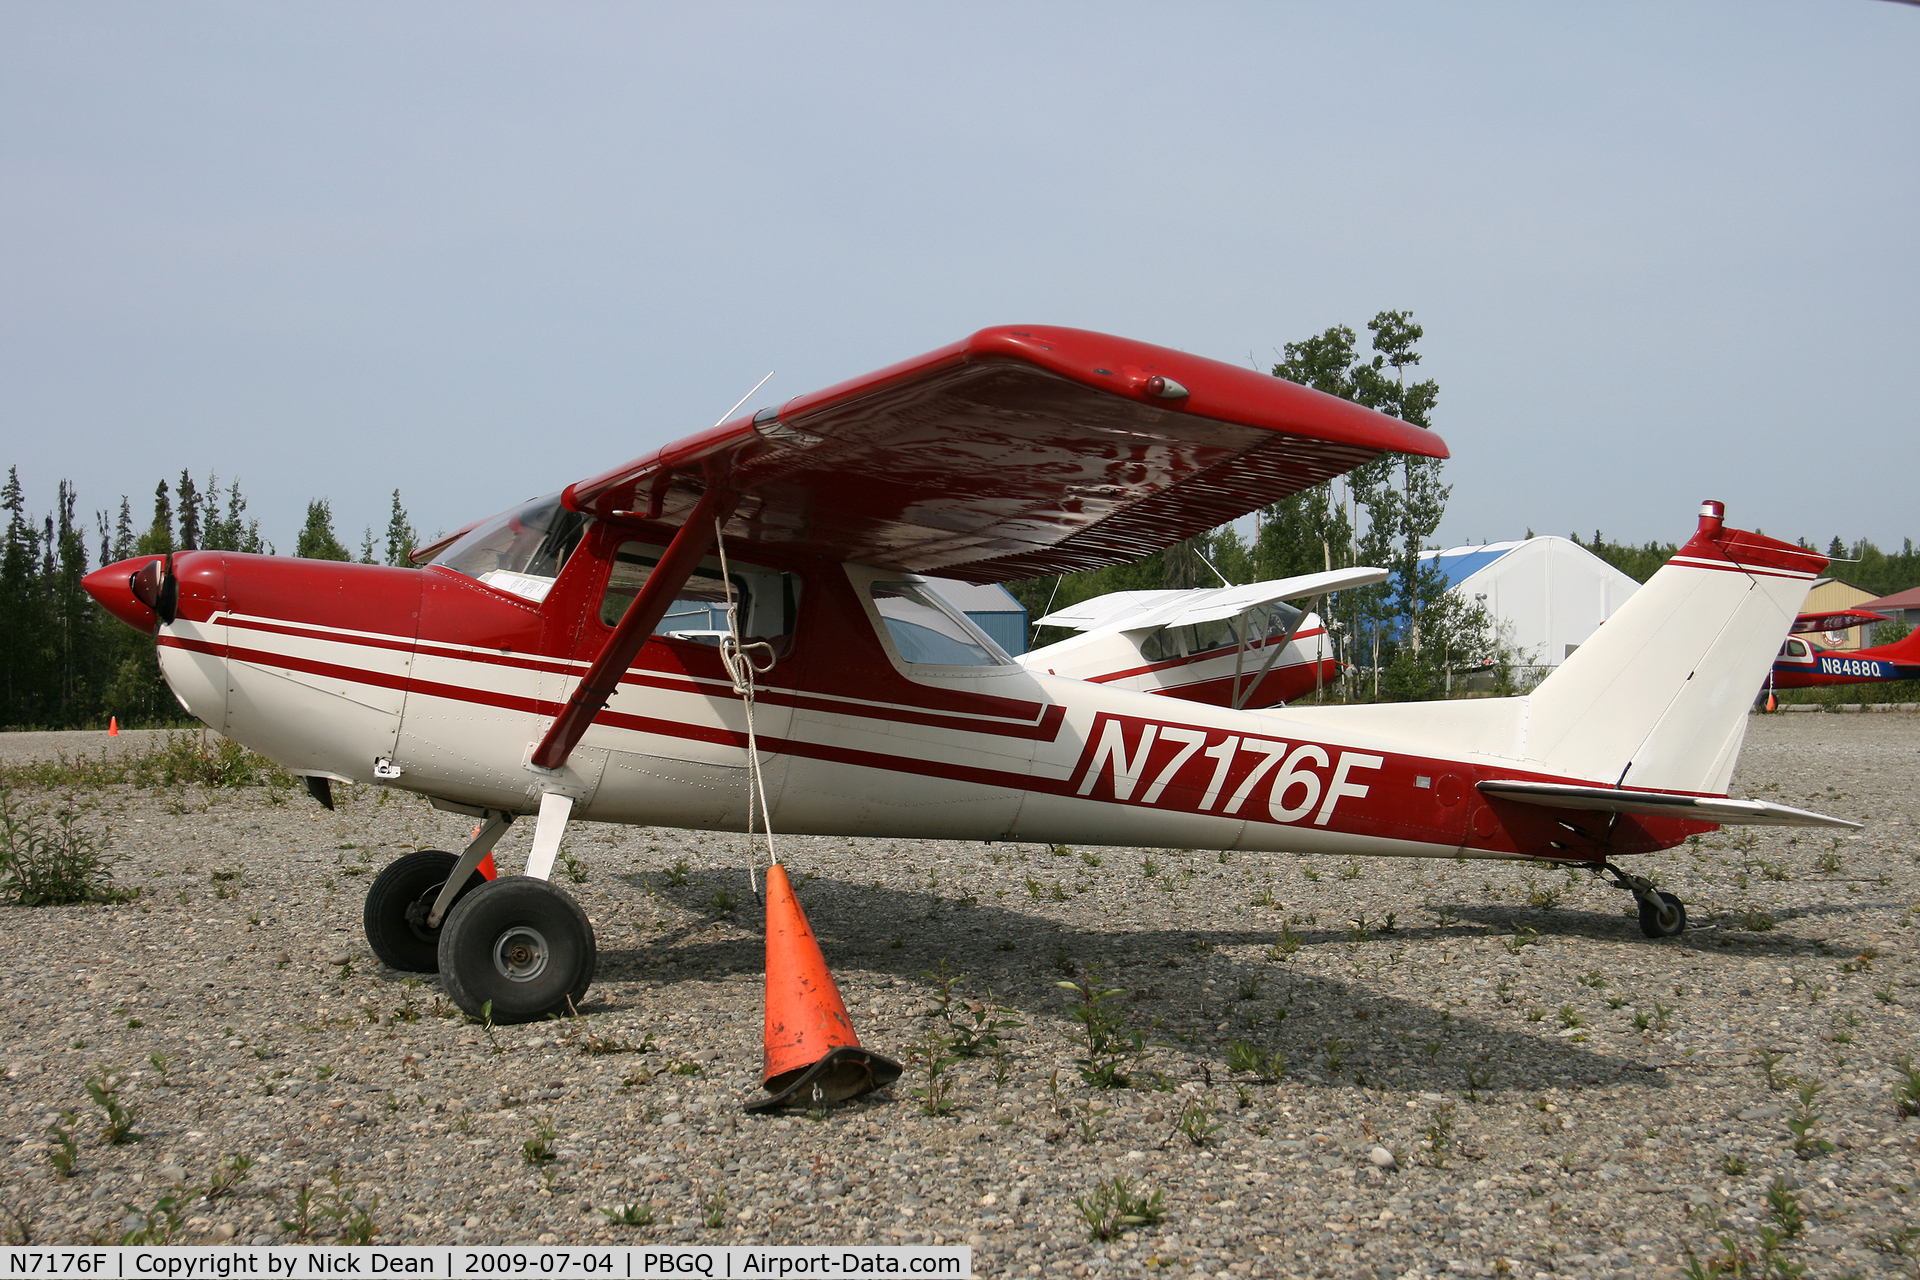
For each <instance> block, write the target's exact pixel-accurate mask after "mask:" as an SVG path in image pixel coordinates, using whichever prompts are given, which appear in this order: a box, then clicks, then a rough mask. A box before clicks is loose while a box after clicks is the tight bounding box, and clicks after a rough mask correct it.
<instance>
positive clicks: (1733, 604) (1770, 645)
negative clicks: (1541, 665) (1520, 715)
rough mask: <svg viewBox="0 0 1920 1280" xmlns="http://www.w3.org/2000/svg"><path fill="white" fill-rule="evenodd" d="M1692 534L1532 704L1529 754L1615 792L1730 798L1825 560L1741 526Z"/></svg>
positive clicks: (1717, 523)
mask: <svg viewBox="0 0 1920 1280" xmlns="http://www.w3.org/2000/svg"><path fill="white" fill-rule="evenodd" d="M1723 512H1724V508H1723V507H1722V506H1721V504H1720V503H1718V502H1707V503H1703V504H1702V505H1701V508H1700V527H1699V530H1698V531H1697V532H1696V533H1695V534H1694V536H1693V539H1692V540H1691V541H1690V542H1688V543H1687V545H1686V546H1684V547H1682V548H1681V549H1680V552H1679V554H1678V555H1676V556H1674V557H1673V559H1671V560H1669V561H1668V562H1667V563H1666V564H1665V565H1664V566H1663V567H1662V568H1661V569H1660V571H1659V572H1658V573H1656V574H1654V575H1653V577H1652V579H1651V580H1649V581H1648V583H1647V585H1646V586H1644V587H1642V588H1640V590H1639V591H1637V592H1635V593H1634V595H1633V597H1632V599H1630V600H1628V601H1627V603H1626V605H1625V606H1624V607H1623V608H1622V609H1620V611H1619V612H1617V613H1615V614H1614V615H1613V616H1612V617H1611V618H1609V619H1607V621H1606V622H1605V623H1604V624H1603V625H1602V626H1601V628H1600V629H1599V630H1598V631H1596V632H1595V633H1594V634H1593V636H1592V637H1591V638H1590V639H1588V640H1587V641H1586V643H1584V644H1582V645H1581V646H1580V648H1579V649H1578V650H1576V651H1575V652H1574V653H1573V654H1572V656H1570V657H1569V658H1568V659H1567V660H1566V661H1565V662H1564V663H1562V664H1561V665H1560V667H1559V668H1558V669H1557V670H1555V671H1554V673H1553V674H1552V675H1550V676H1548V677H1547V679H1546V680H1544V681H1543V682H1541V684H1540V686H1539V687H1538V688H1537V689H1535V690H1534V691H1533V692H1532V694H1530V695H1529V696H1528V698H1527V700H1526V701H1527V711H1526V717H1527V725H1526V743H1527V750H1526V754H1527V756H1528V757H1529V758H1531V759H1532V760H1536V761H1539V762H1540V763H1541V765H1542V766H1544V767H1545V768H1546V769H1548V770H1551V771H1552V772H1554V773H1556V774H1559V775H1561V776H1563V777H1575V778H1590V779H1592V780H1594V781H1595V782H1599V783H1603V784H1605V785H1607V786H1622V785H1624V786H1630V787H1641V788H1647V789H1653V790H1663V791H1685V792H1694V793H1716V794H1724V793H1725V791H1726V788H1727V781H1728V779H1729V778H1730V777H1732V775H1733V766H1734V762H1735V760H1736V759H1737V758H1738V757H1739V754H1740V744H1741V741H1742V739H1743V738H1744V737H1745V736H1746V730H1747V712H1748V708H1749V704H1751V703H1752V701H1753V699H1754V696H1755V694H1756V692H1757V691H1758V690H1759V688H1760V685H1761V682H1762V681H1763V680H1765V678H1766V674H1767V669H1768V668H1769V667H1770V666H1771V665H1772V663H1773V659H1774V655H1775V654H1776V653H1777V652H1778V650H1779V648H1780V643H1781V641H1782V640H1783V639H1785V637H1786V634H1787V629H1788V628H1789V627H1790V626H1791V625H1792V623H1793V619H1794V615H1795V614H1796V613H1797V612H1798V611H1799V609H1800V605H1801V602H1802V601H1803V600H1805V599H1806V594H1807V584H1808V583H1809V582H1811V581H1812V580H1813V578H1814V577H1815V576H1816V575H1817V574H1818V573H1819V572H1820V571H1821V570H1822V569H1824V568H1826V565H1827V562H1826V559H1825V558H1824V557H1823V556H1821V555H1819V554H1818V553H1817V552H1813V551H1808V550H1806V549H1805V548H1803V547H1797V546H1794V545H1793V544H1791V543H1786V542H1779V541H1776V540H1775V539H1773V538H1768V537H1764V536H1762V535H1760V534H1755V533H1748V532H1745V531H1744V530H1739V529H1728V528H1726V527H1725V526H1724V525H1723V523H1722V516H1723Z"/></svg>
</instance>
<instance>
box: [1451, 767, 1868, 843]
mask: <svg viewBox="0 0 1920 1280" xmlns="http://www.w3.org/2000/svg"><path fill="white" fill-rule="evenodd" d="M1478 785H1479V789H1480V791H1481V792H1483V793H1484V794H1486V795H1490V796H1497V797H1498V798H1500V799H1502V800H1517V801H1519V802H1520V803H1522V804H1537V805H1542V806H1545V807H1546V808H1549V809H1589V810H1599V811H1601V812H1605V813H1636V814H1646V815H1653V816H1657V817H1667V818H1691V819H1693V820H1695V821H1698V822H1718V823H1721V824H1723V825H1726V826H1753V827H1850V828H1853V829H1854V830H1858V829H1859V828H1860V826H1861V824H1860V823H1858V822H1849V821H1848V820H1847V819H1845V818H1830V817H1828V816H1827V815H1826V814H1824V813H1815V812H1813V811H1812V810H1810V809H1795V808H1793V807H1791V806H1790V805H1784V804H1769V803H1768V802H1766V801H1765V800H1733V799H1729V798H1728V797H1726V796H1682V795H1674V794H1673V793H1671V792H1667V791H1635V790H1632V789H1631V788H1619V787H1577V786H1567V785H1563V784H1561V783H1557V782H1525V781H1519V780H1508V779H1494V780H1492V781H1488V782H1482V783H1480V784H1478Z"/></svg>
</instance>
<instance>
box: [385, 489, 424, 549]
mask: <svg viewBox="0 0 1920 1280" xmlns="http://www.w3.org/2000/svg"><path fill="white" fill-rule="evenodd" d="M419 537H420V535H419V534H417V533H415V532H414V528H413V523H412V522H411V521H410V520H408V519H407V509H406V508H405V507H403V506H401V505H400V491H399V490H398V489H395V490H394V491H393V513H392V514H391V515H389V516H388V517H387V563H388V564H391V565H402V566H404V565H406V564H407V563H408V561H407V553H408V552H410V551H412V550H413V545H414V543H415V542H417V541H419Z"/></svg>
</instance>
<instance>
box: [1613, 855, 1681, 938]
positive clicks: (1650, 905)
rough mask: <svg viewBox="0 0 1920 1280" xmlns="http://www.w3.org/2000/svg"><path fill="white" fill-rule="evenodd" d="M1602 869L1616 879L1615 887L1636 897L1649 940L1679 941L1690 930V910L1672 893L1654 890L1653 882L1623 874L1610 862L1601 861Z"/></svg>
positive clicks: (1641, 928) (1614, 881)
mask: <svg viewBox="0 0 1920 1280" xmlns="http://www.w3.org/2000/svg"><path fill="white" fill-rule="evenodd" d="M1600 867H1601V869H1602V870H1604V871H1606V872H1607V873H1608V874H1609V875H1611V876H1612V877H1613V883H1614V886H1615V887H1616V888H1620V889H1625V890H1626V891H1627V892H1628V893H1631V894H1632V895H1633V900H1634V902H1636V903H1637V904H1639V907H1640V932H1641V933H1644V934H1645V935H1647V937H1649V938H1677V937H1679V936H1680V935H1681V934H1682V933H1684V932H1685V931H1686V928H1687V907H1686V904H1685V903H1683V902H1681V901H1680V899H1678V898H1676V897H1674V896H1673V895H1672V894H1670V893H1663V892H1661V891H1660V890H1658V889H1656V888H1654V887H1653V881H1651V880H1649V879H1647V878H1646V877H1645V876H1636V875H1634V874H1632V873H1631V872H1627V871H1622V870H1621V869H1620V868H1619V867H1616V866H1614V865H1613V864H1612V863H1611V862H1602V863H1601V864H1600Z"/></svg>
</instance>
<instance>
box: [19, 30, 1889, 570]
mask: <svg viewBox="0 0 1920 1280" xmlns="http://www.w3.org/2000/svg"><path fill="white" fill-rule="evenodd" d="M1916 68H1920V8H1913V7H1908V6H1905V5H1899V4H1890V3H1879V2H1876V0H1793V2H1791V3H1761V2H1756V0H1737V2H1734V0H1730V2H1727V3H1685V2H1676V0H1661V2H1660V3H1648V4H1631V3H1616V2H1613V0H1609V2H1608V3H1604V4H1593V3H1588V4H1570V3H1541V2H1540V0H1528V2H1527V3H1514V4H1507V5H1499V4H1467V3H1460V4H1448V5H1435V4H1432V3H1407V4H1390V3H1353V2H1342V3H1325V4H1314V5H1283V4H1275V3H1260V4H1248V5H1224V4H1221V5H1201V4H1188V5H1182V6H1172V5H1158V6H1130V5H1124V4H1118V3H1113V2H1112V0H1106V2H1103V3H1100V4H1087V5H1070V4H1045V5H1036V4H1031V3H1027V4H1019V5H1006V6H992V5H987V4H979V3H975V4H966V5H952V4H949V5H937V6H936V5H901V4H888V5H872V6H865V7H857V6H850V5H825V4H820V5H793V4H782V5H767V6H738V5H724V4H713V3H709V4H701V5H688V4H681V5H660V6H644V5H638V4H621V5H593V4H583V3H573V4H567V5H550V6H541V5H533V4H514V5H500V4H485V3H461V4H458V5H452V4H428V3H411V4H407V5H393V4H365V5H357V4H344V3H329V4H319V3H314V4H298V5H296V4H253V3H249V4H232V5H221V4H169V3H153V4H140V5H132V4H120V3H116V4H85V3H61V4H36V3H27V2H22V0H15V2H14V3H10V4H7V5H5V6H0V326H4V327H3V328H0V423H4V428H3V431H4V438H5V440H6V445H7V447H6V449H5V450H4V456H0V465H9V464H11V465H17V466H18V467H19V469H20V474H21V479H22V481H23V483H24V484H25V485H26V487H27V491H28V497H29V502H30V504H31V505H32V506H33V508H34V509H35V510H39V511H44V510H46V509H49V508H50V507H51V506H52V502H53V488H54V484H55V482H56V481H57V480H58V479H60V478H62V477H66V478H70V479H72V480H73V481H74V482H75V483H76V484H77V485H78V487H79V491H80V505H81V508H82V509H83V510H84V511H91V510H93V509H97V508H105V507H112V506H117V504H118V501H119V498H120V495H121V494H123V493H124V494H127V495H129V496H131V497H132V498H133V500H134V504H135V512H136V516H137V517H138V518H139V519H140V520H141V521H144V520H145V519H146V517H147V515H148V513H150V511H151V494H152V490H153V486H154V483H155V481H156V480H157V479H159V478H160V477H161V476H162V475H167V476H175V475H177V474H178V473H179V471H180V469H181V468H182V467H191V468H192V469H193V471H194V472H195V473H196V475H198V476H200V477H202V478H204V477H205V475H206V474H207V473H208V472H210V471H215V472H218V473H219V474H220V476H221V477H223V478H226V477H230V476H234V475H238V476H239V477H240V479H241V482H242V486H243V489H244V491H245V493H246V494H247V495H248V497H249V498H250V499H251V502H252V510H251V514H253V515H255V516H257V517H258V518H259V519H260V521H261V529H262V532H263V534H265V536H266V537H267V538H269V539H270V540H272V541H273V542H275V543H277V544H278V545H279V547H280V549H281V550H283V551H289V550H291V547H292V543H293V539H294V535H295V532H296V531H297V529H298V527H299V524H300V521H301V518H302V516H303V514H304V511H305V506H306V503H307V501H308V499H310V498H313V497H321V496H324V497H327V498H329V499H330V500H331V501H332V503H333V506H334V510H335V512H336V514H337V518H338V524H339V527H340V532H341V534H342V537H343V539H345V540H350V541H353V542H355V543H356V544H357V541H358V534H359V531H360V530H361V528H362V526H364V525H369V524H371V525H373V526H374V527H375V529H376V530H380V529H383V528H384V525H385V522H386V514H387V503H388V495H389V494H390V492H391V491H392V490H393V489H395V488H398V489H399V490H400V493H401V498H402V501H403V502H404V503H405V504H406V506H407V507H408V508H409V509H410V511H411V512H412V514H413V516H414V518H415V521H416V523H417V524H418V525H419V526H420V527H421V529H422V532H423V533H430V532H432V531H434V530H436V529H451V528H453V527H455V526H458V525H460V524H462V523H464V522H466V521H467V520H469V519H471V518H473V517H475V516H478V515H482V514H486V513H489V512H491V511H494V510H497V509H500V508H502V507H504V506H507V505H509V504H511V503H512V502H514V501H516V500H518V499H520V498H523V497H526V496H529V495H531V494H534V493H538V492H542V491H546V490H550V489H556V488H559V487H560V486H562V485H564V484H566V483H568V482H569V481H572V480H576V479H580V478H582V477H584V476H586V475H589V474H592V473H595V472H598V471H600V470H602V469H604V468H606V467H608V466H610V465H612V464H614V463H617V462H620V461H624V460H626V459H628V458H630V457H633V456H636V455H638V454H641V453H643V452H646V451H647V450H649V449H651V448H653V447H655V446H658V445H660V444H663V443H665V442H667V441H670V440H673V439H676V438H678V437H679V436H681V435H684V434H686V433H688V432H691V431H694V430H697V429H700V428H704V427H706V426H708V425H709V424H711V423H712V422H713V421H714V420H715V419H716V418H717V417H718V416H719V415H720V414H721V413H722V411H724V410H725V409H726V408H727V407H728V406H729V405H730V404H732V403H733V402H734V401H735V400H736V399H737V398H738V397H739V396H741V395H742V394H743V393H745V392H746V390H747V389H748V388H749V387H751V386H752V385H753V383H754V382H755V381H756V380H757V379H758V378H759V377H760V376H761V375H762V374H764V373H766V372H767V370H769V369H777V370H778V373H777V374H776V376H775V377H774V379H773V380H772V381H771V382H770V383H769V384H768V385H767V386H766V387H765V388H764V389H763V390H762V391H761V392H760V393H759V394H757V395H756V396H755V397H754V399H753V403H752V405H749V407H753V405H759V404H775V403H778V402H780V401H782V400H784V399H786V398H788V397H790V396H793V395H796V394H799V393H801V392H805V391H808V390H812V389H814V388H817V387H820V386H824V385H827V384H829V383H832V382H835V381H838V380H840V379H843V378H846V377H850V376H853V375H856V374H859V373H862V372H865V371H867V370H870V369H873V368H877V367H879V366H881V365H884V364H889V363H891V362H893V361H895V360H898V359H901V358H904V357H907V356H910V355H913V354H916V353H918V352H921V351H924V350H927V349H929V348H931V347H935V346H938V345H941V344H944V343H946V342H950V341H952V340H954V339H956V338H959V337H961V336H963V335H965V334H967V333H970V332H972V331H973V330H975V329H978V328H981V327H983V326H986V325H989V324H1003V323H1016V322H1033V323H1048V324H1062V325H1075V326H1081V327H1085V328H1091V329H1100V330H1105V331H1108V332H1112V333H1117V334H1124V335H1126V336H1129V337H1134V338H1140V339H1144V340H1147V341H1152V342H1158V343H1163V344H1166V345H1169V346H1175V347H1180V348H1182V349H1185V350H1188V351H1193V352H1198V353H1201V354H1204V355H1208V356H1213V357H1216V358H1219V359H1224V360H1230V361H1246V360H1248V359H1249V358H1251V359H1253V360H1254V361H1256V362H1258V363H1261V364H1262V365H1266V364H1270V363H1271V362H1272V361H1273V359H1274V353H1275V348H1277V347H1279V346H1280V345H1281V344H1283V343H1285V342H1287V341H1289V340H1295V339H1299V338H1302V337H1305V336H1307V335H1310V334H1312V333H1315V332H1318V331H1319V330H1321V329H1324V328H1325V327H1327V326H1328V325H1330V324H1335V323H1346V324H1350V325H1352V326H1354V327H1355V328H1356V329H1360V330H1361V331H1362V333H1363V335H1364V325H1365V322H1366V321H1367V319H1368V318H1369V317H1371V316H1372V315H1373V314H1374V313H1375V312H1377V311H1379V310H1381V309H1383V308H1400V309H1409V310H1411V311H1412V312H1413V313H1414V316H1415V318H1416V319H1417V320H1418V321H1419V322H1420V323H1422V324H1424V325H1425V326H1426V331H1427V336H1426V339H1425V341H1424V343H1423V344H1422V350H1423V351H1424V353H1425V357H1426V362H1425V364H1424V366H1423V372H1424V373H1426V374H1427V375H1428V376H1431V377H1433V378H1435V379H1437V380H1438V381H1439V384H1440V403H1439V410H1438V413H1437V415H1436V419H1435V422H1436V426H1437V428H1438V430H1439V431H1440V433H1441V434H1442V435H1443V436H1444V437H1445V438H1446V440H1447V441H1448V443H1449V444H1450V445H1451V447H1452V449H1453V461H1452V462H1450V463H1449V464H1448V470H1447V475H1448V478H1449V479H1450V480H1451V481H1452V483H1453V485H1454V492H1453V501H1452V505H1451V507H1450V509H1449V512H1448V515H1447V520H1446V523H1445V525H1444V526H1443V527H1442V529H1441V533H1440V539H1441V540H1442V541H1444V542H1448V543H1456V542H1466V541H1473V542H1478V541H1481V540H1483V539H1499V538H1506V537H1517V536H1520V535H1521V534H1523V533H1525V531H1526V530H1527V529H1528V528H1529V527H1531V528H1533V529H1535V530H1537V531H1539V532H1542V533H1547V532H1552V533H1563V534H1564V533H1567V532H1569V531H1572V530H1576V529H1577V530H1579V531H1581V533H1582V534H1583V535H1584V534H1587V533H1590V532H1592V531H1593V530H1594V529H1595V528H1596V527H1597V528H1600V529H1603V530H1605V531H1606V533H1607V534H1608V535H1609V536H1611V537H1617V538H1627V539H1632V540H1635V541H1640V540H1645V539H1649V538H1657V539H1661V540H1666V539H1684V537H1685V536H1686V534H1687V532H1688V531H1689V530H1690V528H1691V527H1692V524H1693V511H1694V507H1695V505H1696V503H1697V502H1698V500H1699V499H1701V498H1704V497H1717V498H1721V499H1724V500H1725V501H1726V502H1727V504H1728V510H1729V517H1730V519H1731V520H1732V521H1734V522H1735V523H1738V524H1742V525H1745V526H1747V527H1752V526H1754V525H1756V524H1757V525H1759V526H1761V527H1763V528H1764V529H1765V530H1766V531H1767V532H1769V533H1773V534H1778V535H1781V536H1786V537H1794V536H1798V535H1806V536H1809V537H1813V538H1817V539H1818V540H1820V541H1821V542H1822V543H1823V544H1824V542H1825V541H1826V540H1827V539H1828V538H1830V537H1831V536H1833V535H1834V534H1836V533H1838V534H1840V535H1842V536H1843V537H1845V538H1847V539H1849V540H1851V539H1853V538H1855V537H1859V536H1867V537H1871V538H1873V539H1874V540H1876V541H1877V542H1879V543H1880V544H1881V545H1882V546H1889V545H1892V546H1897V545H1898V544H1899V543H1900V541H1901V540H1902V539H1903V538H1906V537H1908V536H1914V537H1920V509H1917V507H1920V504H1916V502H1915V499H1914V492H1915V482H1916V479H1917V478H1920V411H1917V410H1916V408H1915V406H1916V403H1920V368H1916V360H1915V353H1916V352H1920V298H1917V297H1916V292H1917V291H1916V284H1920V247H1917V246H1920V235H1917V234H1916V232H1917V231H1920V72H1916Z"/></svg>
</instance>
